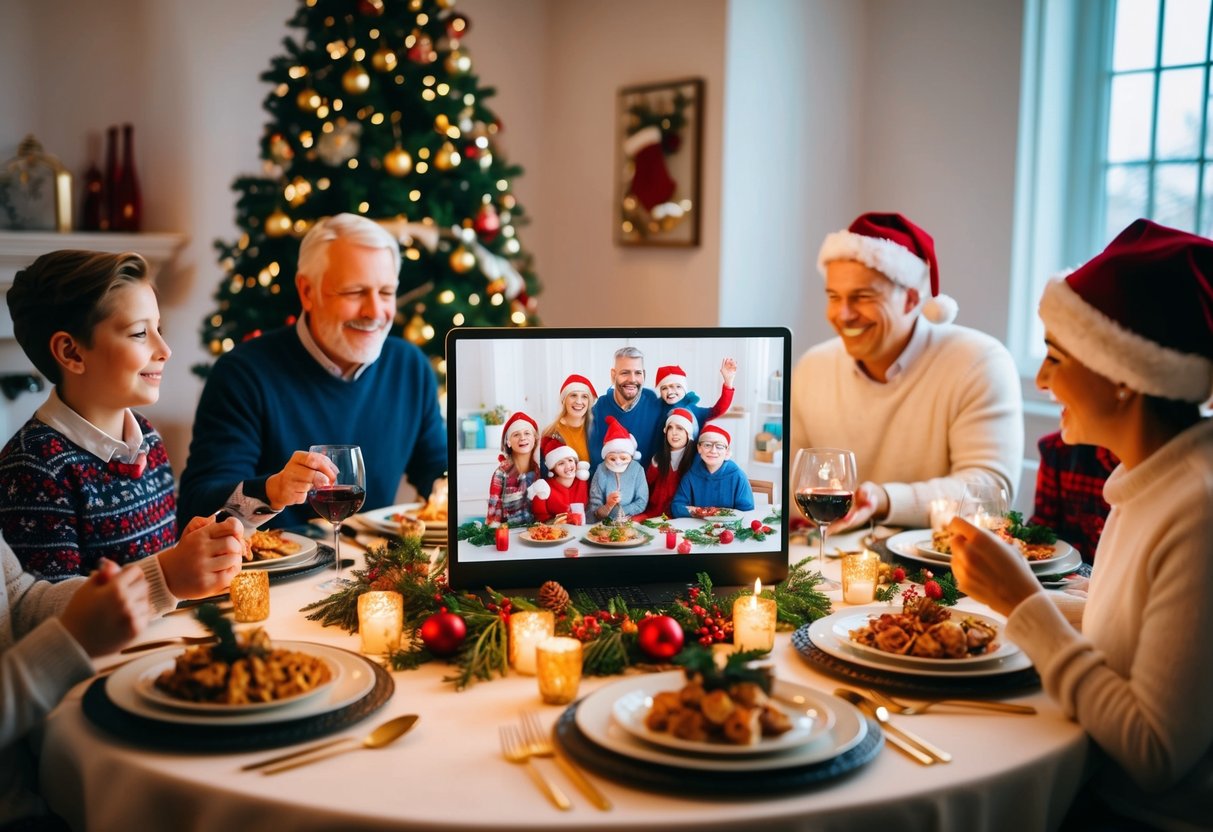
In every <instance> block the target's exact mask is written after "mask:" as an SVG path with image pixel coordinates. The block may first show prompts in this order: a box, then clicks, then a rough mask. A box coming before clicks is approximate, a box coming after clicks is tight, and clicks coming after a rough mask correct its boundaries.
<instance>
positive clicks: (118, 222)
mask: <svg viewBox="0 0 1213 832" xmlns="http://www.w3.org/2000/svg"><path fill="white" fill-rule="evenodd" d="M134 130H135V128H134V127H132V126H131V125H129V124H125V125H123V126H122V172H121V175H120V176H119V177H118V192H117V194H116V200H115V201H116V207H117V211H118V213H117V216H116V217H114V218H113V219H112V221H111V223H112V225H113V227H114V230H115V231H128V232H135V231H139V230H140V229H141V228H142V227H143V198H142V196H141V195H140V193H139V178H138V176H137V175H136V174H135V150H134V135H133V134H134Z"/></svg>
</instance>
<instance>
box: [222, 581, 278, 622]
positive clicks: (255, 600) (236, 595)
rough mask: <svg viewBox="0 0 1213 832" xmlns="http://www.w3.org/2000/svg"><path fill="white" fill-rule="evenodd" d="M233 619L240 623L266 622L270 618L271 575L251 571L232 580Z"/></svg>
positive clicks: (230, 590) (229, 590) (229, 589)
mask: <svg viewBox="0 0 1213 832" xmlns="http://www.w3.org/2000/svg"><path fill="white" fill-rule="evenodd" d="M228 593H229V594H230V595H231V596H232V617H233V618H235V619H236V620H237V621H239V622H246V621H264V620H265V619H267V618H269V617H270V573H268V572H266V571H265V570H264V569H250V570H249V571H247V572H240V573H238V574H237V575H235V576H234V577H233V578H232V585H231V587H229V588H228Z"/></svg>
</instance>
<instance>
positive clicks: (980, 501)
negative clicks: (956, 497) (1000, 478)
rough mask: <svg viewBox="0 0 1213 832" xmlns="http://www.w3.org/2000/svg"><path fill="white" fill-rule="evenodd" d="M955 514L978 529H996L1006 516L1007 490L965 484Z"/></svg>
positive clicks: (984, 484) (991, 486)
mask: <svg viewBox="0 0 1213 832" xmlns="http://www.w3.org/2000/svg"><path fill="white" fill-rule="evenodd" d="M956 513H957V514H959V515H960V516H961V517H963V518H964V519H965V520H968V521H969V522H970V523H972V524H973V525H974V526H977V527H979V528H983V529H994V528H998V527H999V526H1001V525H1002V522H1003V518H1005V517H1006V516H1007V490H1006V489H1005V488H1003V487H1002V486H1001V485H991V484H989V483H980V482H967V483H965V490H964V496H963V497H961V499H960V505H959V507H958V508H957V510H956Z"/></svg>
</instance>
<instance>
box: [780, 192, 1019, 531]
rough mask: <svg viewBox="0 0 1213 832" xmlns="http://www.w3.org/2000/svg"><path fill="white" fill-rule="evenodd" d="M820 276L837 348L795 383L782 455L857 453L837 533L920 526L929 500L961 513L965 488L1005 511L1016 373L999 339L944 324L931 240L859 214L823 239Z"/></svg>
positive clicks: (804, 361)
mask: <svg viewBox="0 0 1213 832" xmlns="http://www.w3.org/2000/svg"><path fill="white" fill-rule="evenodd" d="M817 267H818V269H819V270H820V271H821V273H822V275H824V276H825V292H826V319H827V320H828V321H829V322H830V325H831V326H832V327H833V328H834V331H835V332H837V333H838V337H837V338H834V339H831V340H830V341H826V342H825V343H822V344H818V345H817V346H815V347H813V348H811V349H810V350H809V351H808V352H806V353H805V354H804V356H802V357H801V359H800V361H799V362H797V364H796V367H795V368H794V370H793V373H792V385H791V387H792V392H791V396H792V399H791V410H792V418H791V435H790V443H789V448H792V449H795V448H810V447H826V448H845V449H847V450H850V451H853V452H854V453H855V461H856V462H857V464H858V466H859V479H860V480H861V481H862V482H861V484H860V486H859V487H858V489H857V490H856V492H855V500H854V503H853V505H852V508H851V511H850V513H849V514H847V516H846V517H844V518H842V519H841V520H839V521H838V522H837V523H836V524H835V526H836V527H837V528H838V529H842V528H848V527H852V526H858V525H861V524H866V523H867V522H868V520H869V519H874V520H878V521H881V522H885V523H888V524H890V525H894V526H908V527H911V528H915V527H916V528H923V527H926V526H929V525H930V524H929V518H928V510H929V507H930V504H931V501H932V500H935V499H940V498H944V499H950V500H957V501H959V500H960V498H961V497H962V496H963V494H964V486H965V483H966V482H975V483H985V484H990V485H993V486H997V487H1000V488H1002V489H1004V490H1005V491H1006V492H1007V496H1008V502H1009V501H1010V499H1013V496H1014V493H1015V487H1016V485H1017V484H1018V482H1019V470H1020V467H1021V465H1022V463H1023V397H1022V395H1021V393H1020V381H1019V373H1018V371H1017V370H1016V368H1015V362H1014V361H1013V360H1012V358H1011V354H1010V353H1009V352H1008V351H1007V348H1006V347H1004V346H1003V345H1002V344H1000V343H999V342H998V341H997V340H996V339H994V338H991V337H990V336H989V335H986V334H984V333H981V332H977V331H976V330H973V329H968V328H966V327H961V326H956V325H954V324H952V323H951V321H952V320H953V319H954V318H955V316H956V302H955V301H953V300H952V299H951V298H949V297H947V296H946V295H941V294H940V293H939V263H938V260H937V259H936V256H935V242H934V240H933V239H932V238H931V235H930V234H928V233H927V232H926V231H924V230H923V229H921V228H919V227H918V226H917V225H915V224H914V223H912V222H910V221H909V220H908V219H906V218H905V217H903V216H902V215H901V214H863V215H862V216H860V217H859V218H858V219H856V220H855V221H854V222H853V223H851V225H850V227H849V228H847V229H844V230H842V231H837V232H834V233H833V234H830V235H828V236H827V237H826V238H825V242H824V243H822V245H821V250H820V251H819V253H818V255H817ZM834 530H835V529H834V528H831V531H834Z"/></svg>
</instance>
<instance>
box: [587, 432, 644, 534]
mask: <svg viewBox="0 0 1213 832" xmlns="http://www.w3.org/2000/svg"><path fill="white" fill-rule="evenodd" d="M604 439H605V441H604V442H603V443H602V463H601V464H600V465H599V466H598V470H596V471H595V472H594V478H593V479H592V480H590V508H589V511H590V516H591V517H592V518H593V519H594V520H606V519H608V518H610V519H615V520H618V519H620V518H624V517H631V516H632V515H634V514H639V513H640V512H641V511H643V510H644V507H645V504H646V503H648V501H649V486H648V483H646V482H645V479H644V469H643V468H641V467H640V463H639V462H637V461H636V460H637V459H639V458H640V451H639V450H638V449H637V445H636V437H634V436H632V434H630V433H628V431H627V428H625V427H624V426H623V425H621V424H619V422H618V420H616V419H615V417H614V416H608V417H607V418H606V434H605V437H604Z"/></svg>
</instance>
